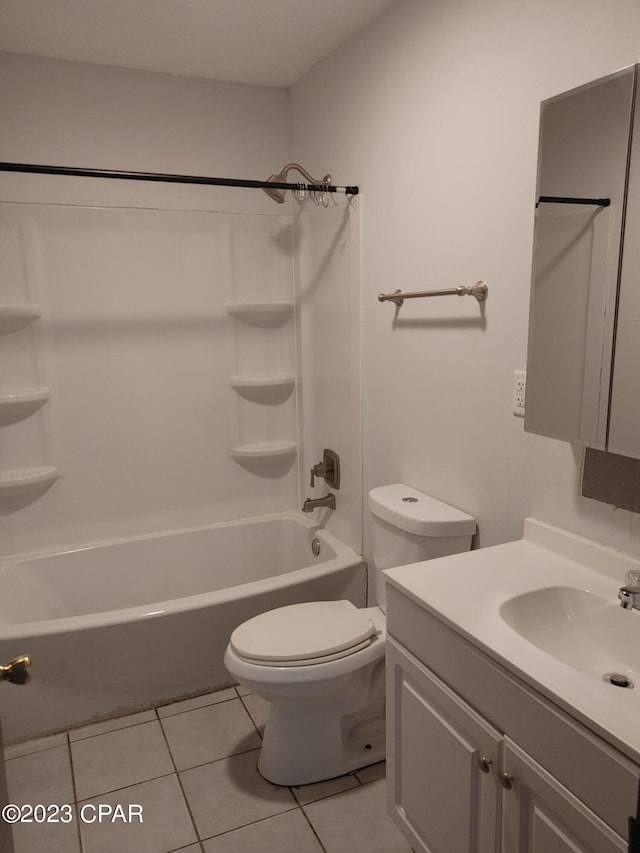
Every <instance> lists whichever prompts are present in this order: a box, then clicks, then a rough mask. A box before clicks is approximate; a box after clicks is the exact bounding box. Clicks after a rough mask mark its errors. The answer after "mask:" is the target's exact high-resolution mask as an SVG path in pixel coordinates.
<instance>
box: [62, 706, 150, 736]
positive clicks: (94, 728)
mask: <svg viewBox="0 0 640 853" xmlns="http://www.w3.org/2000/svg"><path fill="white" fill-rule="evenodd" d="M155 719H156V712H155V711H140V712H139V713H137V714H127V716H126V717H114V718H113V719H111V720H101V721H100V722H99V723H91V724H90V725H88V726H81V728H79V729H72V730H71V731H70V732H69V740H70V741H72V742H73V741H76V740H84V739H85V738H87V737H94V736H95V735H103V734H106V733H107V732H116V731H118V729H126V728H128V727H129V726H138V725H140V723H152V722H153V721H154V720H155Z"/></svg>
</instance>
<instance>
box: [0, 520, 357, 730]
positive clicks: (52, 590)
mask: <svg viewBox="0 0 640 853" xmlns="http://www.w3.org/2000/svg"><path fill="white" fill-rule="evenodd" d="M314 539H316V540H317V542H318V543H319V545H320V551H319V554H317V555H315V554H314V553H313V551H312V541H313V540H314ZM365 596H366V566H365V564H364V563H363V561H362V559H361V558H360V557H359V556H358V555H357V554H355V553H354V552H353V551H352V550H351V549H350V548H348V547H347V546H346V545H344V544H343V543H342V542H340V541H339V540H338V539H336V538H335V537H334V536H332V535H331V534H330V533H328V532H326V531H324V530H322V529H320V528H318V527H317V525H315V524H314V523H313V520H312V519H308V518H307V517H306V516H303V515H302V514H301V513H296V512H290V513H281V514H278V515H271V516H262V517H259V518H253V519H244V520H241V521H232V522H225V523H222V524H212V525H208V526H206V527H198V528H191V529H187V530H177V531H170V532H164V533H158V534H152V535H145V536H139V537H135V538H131V539H122V540H117V541H112V542H102V543H97V544H91V545H88V546H82V547H79V548H74V549H70V550H68V551H64V552H57V553H46V554H42V553H40V554H38V555H31V556H20V557H14V558H10V559H5V560H4V561H0V662H6V661H7V660H8V659H10V658H11V657H13V656H15V655H18V654H25V653H26V654H30V655H31V656H32V659H33V681H32V683H31V684H30V685H29V686H28V687H24V688H21V687H13V686H5V687H3V688H2V696H1V702H0V707H1V709H2V728H3V730H4V736H5V740H6V741H7V742H9V743H10V742H12V741H16V740H21V739H23V738H27V737H33V736H35V735H39V734H45V733H48V732H54V731H59V730H61V729H66V728H70V727H72V726H76V725H80V724H82V723H86V722H88V721H92V720H96V719H100V718H103V717H108V716H113V715H114V714H121V713H127V712H133V711H136V710H141V709H143V708H150V707H152V706H154V705H157V704H160V703H162V702H166V701H168V700H171V699H176V698H180V697H183V696H189V695H193V694H195V693H198V692H204V691H206V690H211V689H213V688H216V687H223V686H225V685H228V684H230V683H231V680H230V677H229V675H228V673H227V672H226V670H225V668H224V664H223V655H224V650H225V648H226V645H227V642H228V640H229V636H230V634H231V632H232V631H233V629H234V628H235V627H236V626H237V625H239V624H240V623H241V622H243V621H244V620H246V619H248V618H249V617H251V616H254V615H255V614H257V613H261V612H263V611H265V610H269V609H271V608H273V607H280V606H282V605H285V604H293V603H296V602H300V601H309V600H314V599H335V598H348V599H350V600H351V601H353V603H354V604H356V605H357V606H359V607H361V606H364V604H365Z"/></svg>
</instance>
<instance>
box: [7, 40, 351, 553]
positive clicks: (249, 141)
mask: <svg viewBox="0 0 640 853" xmlns="http://www.w3.org/2000/svg"><path fill="white" fill-rule="evenodd" d="M0 70H1V71H2V73H3V95H6V97H4V98H3V100H2V102H1V103H0V121H1V122H2V125H3V127H6V128H11V130H10V132H9V133H7V134H6V135H5V134H3V140H2V142H1V143H0V159H3V160H14V161H25V162H26V161H30V162H36V163H37V162H40V163H54V164H63V165H64V164H67V165H91V166H98V167H100V168H114V169H132V170H135V169H139V170H142V171H164V172H173V173H183V174H209V175H216V176H228V177H262V176H265V175H268V174H270V173H271V172H272V171H273V170H274V169H275V168H277V167H279V166H280V165H281V164H282V163H284V162H287V160H289V159H291V158H290V157H289V156H288V151H287V148H286V144H285V143H286V140H285V137H286V134H285V132H284V128H286V112H285V97H284V93H283V92H282V91H281V90H273V89H266V88H262V87H250V86H233V85H230V84H218V83H214V82H212V81H203V80H189V79H188V78H175V77H171V76H168V75H161V74H148V73H146V72H134V71H127V70H123V69H113V68H105V67H99V66H79V65H78V64H76V63H66V62H57V61H53V60H43V59H33V58H27V57H20V56H12V55H7V54H5V55H4V56H2V55H0ZM80 72H82V73H80ZM94 120H95V121H94ZM257 138H259V139H260V146H257V145H255V140H256V139H257ZM258 148H259V149H260V150H259V151H257V149H258ZM267 161H268V162H267ZM0 200H2V202H8V203H3V204H2V205H1V208H2V209H1V211H0V216H1V218H0V234H1V235H2V241H3V243H2V245H3V248H7V249H8V251H6V252H3V258H4V261H3V281H4V282H8V281H11V288H12V290H10V289H8V286H7V285H5V284H3V288H4V291H3V294H4V295H3V297H2V299H3V300H4V302H5V303H6V304H8V303H12V304H15V303H16V302H23V301H27V300H28V299H29V298H30V299H31V300H33V299H34V298H35V297H28V295H27V293H26V286H27V281H28V282H29V287H31V288H32V289H34V288H35V290H36V291H37V292H38V295H37V299H38V301H39V302H40V304H41V307H42V316H41V318H40V319H39V320H37V321H34V323H32V324H31V325H30V326H29V327H26V328H24V329H22V330H20V331H16V332H11V333H10V334H9V335H6V336H4V339H3V338H0V347H3V348H4V349H3V350H2V351H0V358H1V359H2V360H1V361H0V382H1V383H2V387H3V388H7V387H12V386H15V385H16V384H18V385H23V386H24V385H33V384H34V383H35V382H36V379H37V382H38V384H46V386H47V387H48V388H49V389H50V397H49V401H48V402H46V403H44V404H43V406H42V407H41V409H40V410H39V411H37V412H35V413H33V414H31V415H30V416H29V417H28V418H26V419H24V420H21V421H20V422H17V423H15V424H12V425H10V426H3V427H2V431H1V432H0V467H2V468H3V469H12V468H18V467H30V466H40V465H52V466H53V465H55V466H57V467H58V468H59V470H60V474H61V477H60V479H59V480H57V481H56V482H55V483H54V484H53V485H52V486H51V488H49V489H48V490H47V491H44V492H42V493H39V492H37V491H36V492H29V493H25V495H21V496H17V495H15V496H12V495H10V496H9V497H8V498H6V499H0V555H6V554H15V553H18V552H23V551H31V550H34V549H39V548H49V547H54V546H57V545H62V546H64V545H72V544H74V543H79V542H86V541H90V540H96V539H110V538H117V537H120V536H127V535H132V534H137V533H145V532H153V531H158V530H165V529H174V528H177V527H189V526H194V525H200V524H204V523H210V522H215V521H224V520H228V519H234V518H240V517H247V516H254V515H262V514H265V513H269V512H277V511H281V510H287V509H296V508H298V507H299V506H300V505H301V500H302V498H303V497H304V494H303V492H304V490H305V488H306V486H307V477H308V471H307V470H306V469H307V468H308V467H310V465H311V464H313V463H314V462H317V461H318V460H319V459H320V457H321V454H322V449H323V447H324V446H334V449H335V450H337V452H339V453H340V454H341V455H343V458H344V459H345V464H346V470H347V471H348V476H347V477H345V480H344V483H345V485H344V488H343V489H341V491H340V493H339V496H338V509H337V511H336V512H335V513H333V514H325V515H324V516H323V515H322V514H320V513H317V514H316V516H317V517H318V520H321V521H322V522H323V523H326V524H327V526H328V527H329V529H331V530H332V531H333V532H335V533H337V535H339V536H342V537H344V538H345V540H346V541H347V543H348V544H350V545H351V546H352V547H354V549H355V550H357V551H360V550H361V516H360V503H361V501H360V496H361V488H360V481H361V465H360V457H359V453H360V441H359V435H360V421H359V418H360V392H359V380H358V376H359V350H358V346H357V341H358V340H359V328H358V305H359V300H358V280H357V241H356V242H355V243H354V244H353V246H355V249H354V247H353V246H351V245H350V240H351V239H352V237H353V235H354V234H357V228H358V218H357V212H355V211H352V210H350V209H349V208H348V207H347V206H346V205H345V203H344V201H343V202H342V204H341V206H340V207H339V208H333V206H332V207H331V208H330V209H328V210H316V209H315V208H313V207H312V206H311V205H307V206H306V207H305V209H304V210H303V211H302V213H299V214H298V213H297V212H294V211H292V210H290V209H287V206H285V207H284V209H283V208H282V207H278V206H277V205H275V204H274V203H273V202H272V201H271V200H269V199H268V198H267V197H266V196H265V195H264V194H263V193H260V192H259V191H256V190H246V189H235V190H228V189H219V188H198V187H184V186H175V187H174V186H163V185H140V184H138V185H136V184H133V183H131V184H124V183H122V182H110V181H97V180H93V181H91V180H87V179H73V178H59V177H41V176H16V175H6V174H3V175H0ZM24 202H27V203H26V204H25V203H24ZM151 208H157V209H151ZM217 210H225V211H229V212H227V213H217V212H211V211H217ZM294 213H296V215H294ZM25 235H26V239H25ZM5 273H6V274H5ZM334 296H335V297H336V298H337V300H338V302H339V303H340V305H339V306H338V307H339V320H338V321H337V322H333V323H332V325H331V326H328V325H326V324H325V323H324V321H323V320H322V321H321V320H320V315H319V314H318V313H317V312H318V311H322V305H323V304H325V303H326V302H327V301H328V300H329V301H330V300H331V299H332V298H333V297H334ZM256 303H269V305H268V306H267V310H266V312H265V311H260V310H258V311H255V310H252V309H250V308H248V306H251V305H254V306H255V305H256ZM273 303H279V305H276V306H275V308H276V309H277V310H273V309H274V305H273ZM0 304H2V301H0ZM294 305H295V307H293V306H294ZM334 321H335V318H334ZM302 330H313V337H312V338H311V339H310V340H309V341H306V340H305V334H304V333H303V332H302ZM354 342H355V344H354ZM323 351H324V352H325V353H327V354H329V353H330V358H329V357H327V358H326V359H323V358H320V357H318V358H316V355H315V354H316V353H321V352H323ZM36 352H38V353H40V356H39V362H38V364H39V365H40V374H41V375H39V376H38V377H35V376H26V375H24V374H23V375H21V376H20V378H18V373H19V370H18V368H20V370H22V369H23V367H20V365H23V364H24V362H25V359H24V358H22V356H23V355H24V353H36ZM5 353H10V357H7V358H4V357H3V356H4V354H5ZM33 357H34V358H35V356H33ZM338 363H340V364H341V365H345V364H348V365H349V371H348V376H343V375H341V374H340V372H339V371H338V370H337V369H336V368H337V364H338ZM345 392H346V394H345ZM345 400H347V401H349V403H348V406H347V408H346V409H345V408H344V406H343V404H344V402H345ZM329 425H333V431H331V430H330V429H329ZM325 426H326V427H327V430H325V429H324V427H325ZM260 445H263V447H262V450H263V451H264V452H263V453H260V452H258V451H259V450H260ZM273 454H275V455H273Z"/></svg>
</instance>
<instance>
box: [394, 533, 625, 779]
mask: <svg viewBox="0 0 640 853" xmlns="http://www.w3.org/2000/svg"><path fill="white" fill-rule="evenodd" d="M631 568H640V559H638V558H636V557H633V556H631V555H628V554H623V553H621V552H618V551H614V550H612V549H609V548H606V547H604V546H601V545H598V544H596V543H594V542H590V541H589V540H587V539H584V538H582V537H579V536H575V535H573V534H569V533H566V532H564V531H561V530H558V529H557V528H553V527H550V526H549V525H546V524H542V523H541V522H537V521H535V520H534V519H526V521H525V532H524V538H523V539H521V540H519V541H517V542H509V543H507V544H505V545H496V546H494V547H490V548H483V549H480V550H477V551H469V552H466V553H463V554H456V555H454V556H451V557H443V558H439V559H435V560H429V561H425V562H421V563H413V564H411V565H408V566H399V567H396V568H393V569H388V570H387V571H386V572H385V574H386V576H387V582H388V583H389V584H390V585H391V586H393V587H395V588H396V589H398V590H400V592H402V593H404V594H405V595H407V596H408V597H409V598H411V599H412V600H413V601H415V602H416V603H417V604H419V605H420V606H421V607H423V608H424V609H425V610H427V611H428V612H430V613H432V614H433V615H434V616H436V617H437V618H438V619H440V620H441V621H442V622H443V623H445V624H446V625H448V626H449V627H451V628H452V629H454V630H455V631H456V632H457V633H459V634H460V635H461V636H463V637H464V638H465V639H467V640H469V641H470V642H471V643H473V644H474V645H475V646H477V647H478V648H480V649H481V650H482V651H484V652H485V653H486V654H487V655H489V656H490V657H491V658H493V659H494V660H496V661H498V662H499V663H501V664H502V665H503V666H504V667H505V668H506V669H508V670H510V671H511V672H512V673H514V674H515V675H517V676H518V677H519V678H521V679H522V680H523V681H525V682H527V683H528V684H530V685H531V686H532V687H534V688H535V689H536V690H538V691H539V692H541V693H542V694H543V695H545V696H547V697H548V698H549V699H551V701H553V702H555V703H556V704H557V705H559V706H561V707H562V708H563V709H564V710H566V711H567V712H568V713H569V714H571V715H572V716H574V717H575V718H577V719H578V720H580V721H581V722H583V723H584V724H585V725H587V726H588V727H589V728H590V729H592V730H593V731H594V732H595V733H597V734H599V735H600V736H601V737H603V738H604V739H605V740H607V741H608V742H609V743H610V744H612V745H613V746H615V747H616V748H618V749H619V750H621V751H622V752H623V753H625V754H626V755H627V756H628V757H629V758H631V759H632V760H633V761H635V762H639V763H640V612H638V611H633V612H631V611H623V610H622V608H620V615H621V617H624V618H625V619H629V620H633V621H632V622H628V623H627V622H625V623H624V625H623V627H624V629H625V636H626V637H631V638H632V639H633V640H634V641H635V640H636V632H637V641H635V642H633V643H628V645H632V646H633V647H632V648H626V644H625V655H624V658H625V663H626V665H625V666H624V667H623V666H621V661H620V660H619V659H617V660H616V659H614V658H615V657H616V655H615V654H613V653H611V652H608V651H607V650H604V651H603V649H602V648H599V647H598V648H596V647H595V646H594V648H592V649H589V647H588V643H585V648H584V655H585V661H587V662H588V661H589V660H590V659H593V658H595V657H596V656H597V659H598V671H599V667H600V661H601V660H603V661H604V665H603V668H604V671H603V672H602V674H601V675H600V674H599V675H595V674H592V673H588V672H586V671H584V670H581V669H579V668H576V667H574V666H571V665H569V664H567V663H563V662H562V661H561V660H559V659H558V658H557V657H555V656H553V655H552V654H549V653H547V652H545V651H542V649H541V648H539V647H538V646H537V645H535V644H534V643H533V642H530V641H529V640H527V639H525V637H524V636H522V635H521V634H520V633H518V631H517V630H515V629H514V628H513V627H511V626H510V625H509V624H508V623H507V622H506V621H505V620H504V619H503V617H502V616H501V614H500V608H501V607H502V606H503V605H504V604H505V602H507V601H509V600H510V599H513V598H514V596H518V595H522V594H523V593H527V592H531V591H534V590H542V589H545V588H549V587H567V588H573V589H577V590H586V591H588V592H590V593H592V594H593V595H596V596H598V597H599V598H601V599H604V600H606V601H607V602H611V604H612V605H613V606H614V607H617V606H618V598H617V595H618V589H619V587H621V586H622V585H624V582H625V573H626V571H627V570H628V569H631ZM612 615H613V616H615V619H616V620H618V617H617V614H612ZM568 620H570V617H568ZM620 624H622V623H620ZM565 627H566V628H567V629H568V630H571V625H570V624H567V625H566V626H565ZM590 656H591V658H590ZM607 656H610V657H611V660H610V666H608V665H607V663H608V660H607ZM630 661H631V665H629V662H630ZM605 671H614V672H625V673H626V674H628V675H629V676H630V677H631V678H632V680H633V681H634V682H635V688H634V689H624V688H620V687H614V686H612V685H611V684H609V683H607V682H606V681H605V680H604V678H603V677H602V676H603V675H604V672H605ZM445 680H446V679H445Z"/></svg>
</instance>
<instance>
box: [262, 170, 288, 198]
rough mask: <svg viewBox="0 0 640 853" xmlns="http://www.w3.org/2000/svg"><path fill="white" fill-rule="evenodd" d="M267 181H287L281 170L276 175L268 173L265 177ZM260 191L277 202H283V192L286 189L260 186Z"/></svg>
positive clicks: (282, 182)
mask: <svg viewBox="0 0 640 853" xmlns="http://www.w3.org/2000/svg"><path fill="white" fill-rule="evenodd" d="M267 182H268V183H277V184H285V183H286V182H287V176H286V174H284V170H283V172H281V173H280V174H278V175H270V176H269V177H268V178H267ZM262 192H263V193H266V194H267V195H268V196H269V198H271V199H273V200H274V201H275V202H277V203H278V204H284V194H285V192H286V190H279V189H277V188H276V187H262Z"/></svg>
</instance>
